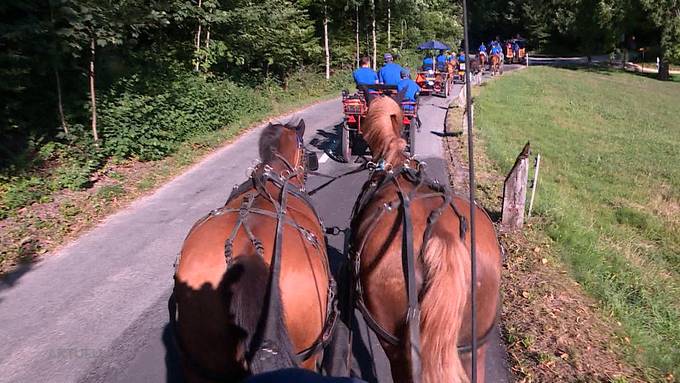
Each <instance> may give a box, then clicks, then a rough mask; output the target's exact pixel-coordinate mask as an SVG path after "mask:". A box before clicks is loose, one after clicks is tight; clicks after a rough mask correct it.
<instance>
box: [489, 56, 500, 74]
mask: <svg viewBox="0 0 680 383" xmlns="http://www.w3.org/2000/svg"><path fill="white" fill-rule="evenodd" d="M502 65H503V63H502V59H501V56H500V55H497V54H494V55H491V64H490V66H491V75H492V76H495V75H497V74H498V73H500V74H503V70H502V67H501V66H502Z"/></svg>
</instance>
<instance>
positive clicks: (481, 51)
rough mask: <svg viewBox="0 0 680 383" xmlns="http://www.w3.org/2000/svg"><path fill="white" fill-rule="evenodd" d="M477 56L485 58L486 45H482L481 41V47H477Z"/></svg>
mask: <svg viewBox="0 0 680 383" xmlns="http://www.w3.org/2000/svg"><path fill="white" fill-rule="evenodd" d="M479 54H480V55H484V56H486V45H484V42H483V41H482V45H480V46H479Z"/></svg>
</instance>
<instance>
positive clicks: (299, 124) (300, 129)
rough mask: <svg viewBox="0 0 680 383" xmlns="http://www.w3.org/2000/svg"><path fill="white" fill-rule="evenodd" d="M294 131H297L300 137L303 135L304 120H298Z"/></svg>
mask: <svg viewBox="0 0 680 383" xmlns="http://www.w3.org/2000/svg"><path fill="white" fill-rule="evenodd" d="M295 130H297V131H298V133H299V134H300V135H303V134H305V120H304V119H302V118H301V119H300V122H298V125H297V127H296V128H295Z"/></svg>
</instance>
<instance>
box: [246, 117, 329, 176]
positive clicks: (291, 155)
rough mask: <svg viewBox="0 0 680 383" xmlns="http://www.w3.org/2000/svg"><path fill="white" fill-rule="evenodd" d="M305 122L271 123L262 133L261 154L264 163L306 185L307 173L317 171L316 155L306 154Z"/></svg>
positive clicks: (301, 120)
mask: <svg viewBox="0 0 680 383" xmlns="http://www.w3.org/2000/svg"><path fill="white" fill-rule="evenodd" d="M304 134H305V121H304V120H303V119H300V121H298V122H297V123H291V122H288V123H286V124H280V123H277V124H272V123H270V124H269V125H268V126H267V127H266V128H265V129H264V131H263V132H262V135H261V136H260V141H259V152H260V158H261V159H262V163H263V164H265V165H268V166H269V167H271V168H272V169H273V170H274V171H276V172H277V173H279V174H281V175H282V176H285V177H286V178H295V179H297V180H298V181H300V183H304V178H305V176H306V172H307V170H308V168H309V169H311V170H316V169H317V168H318V161H317V160H316V153H313V152H310V153H306V152H305V145H304Z"/></svg>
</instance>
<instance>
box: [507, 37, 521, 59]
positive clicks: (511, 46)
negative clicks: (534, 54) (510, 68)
mask: <svg viewBox="0 0 680 383" xmlns="http://www.w3.org/2000/svg"><path fill="white" fill-rule="evenodd" d="M504 53H505V63H506V64H523V63H524V60H526V41H525V40H524V39H519V38H517V39H512V40H508V41H506V43H505V49H504Z"/></svg>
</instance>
